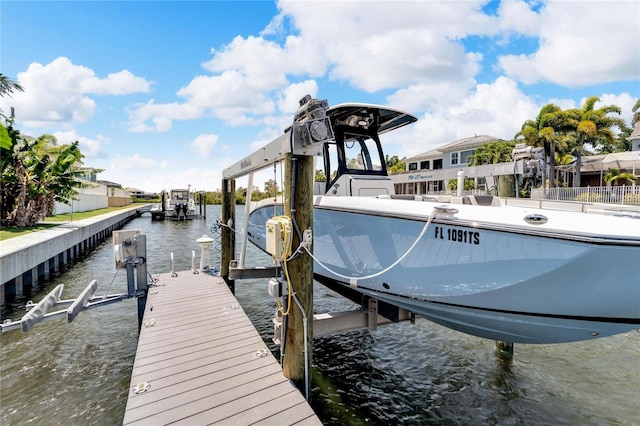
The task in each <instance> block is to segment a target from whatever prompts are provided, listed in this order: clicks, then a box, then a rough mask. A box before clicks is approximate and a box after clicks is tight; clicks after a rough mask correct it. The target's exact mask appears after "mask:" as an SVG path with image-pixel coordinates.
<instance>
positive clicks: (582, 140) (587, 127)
mask: <svg viewBox="0 0 640 426" xmlns="http://www.w3.org/2000/svg"><path fill="white" fill-rule="evenodd" d="M599 101H600V98H599V97H597V96H592V97H590V98H589V99H587V100H586V101H585V103H584V105H583V106H582V108H581V109H572V110H568V111H565V113H564V114H563V116H564V118H565V119H566V120H567V122H568V124H569V126H570V128H571V130H572V131H573V132H574V136H575V154H576V166H575V179H574V181H573V186H575V187H579V186H580V167H581V166H582V152H583V150H584V145H585V144H590V145H591V146H594V147H595V146H597V145H598V144H600V143H613V142H614V141H615V137H616V136H615V134H614V133H613V131H612V130H611V127H614V126H615V127H618V128H620V129H622V128H623V127H624V126H625V122H624V120H623V119H622V118H618V117H610V116H609V115H608V114H609V113H616V114H621V113H622V110H621V109H620V107H619V106H616V105H605V106H603V107H600V108H598V109H596V108H595V103H596V102H599Z"/></svg>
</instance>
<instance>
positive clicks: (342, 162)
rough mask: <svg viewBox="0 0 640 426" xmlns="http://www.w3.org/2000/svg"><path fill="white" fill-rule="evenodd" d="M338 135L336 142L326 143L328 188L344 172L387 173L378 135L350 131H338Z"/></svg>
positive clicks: (361, 173)
mask: <svg viewBox="0 0 640 426" xmlns="http://www.w3.org/2000/svg"><path fill="white" fill-rule="evenodd" d="M337 136H338V137H337V138H336V141H335V142H331V143H327V144H325V150H324V166H325V170H324V172H325V175H326V176H327V177H328V179H327V185H326V186H327V189H328V188H329V187H330V186H331V185H332V184H333V182H335V181H336V180H337V179H338V178H339V177H340V176H342V175H344V174H357V175H381V176H386V175H387V170H386V167H385V166H384V163H383V161H384V157H383V154H382V149H381V148H380V144H379V143H378V141H379V139H377V137H376V138H375V139H374V138H372V137H369V136H367V135H362V134H349V133H344V134H340V133H338V135H337Z"/></svg>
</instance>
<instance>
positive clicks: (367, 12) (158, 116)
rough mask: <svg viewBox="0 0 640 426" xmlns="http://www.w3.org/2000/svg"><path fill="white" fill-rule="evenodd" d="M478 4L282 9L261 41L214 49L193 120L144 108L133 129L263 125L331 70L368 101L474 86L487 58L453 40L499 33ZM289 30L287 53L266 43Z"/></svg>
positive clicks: (297, 5) (195, 88)
mask: <svg viewBox="0 0 640 426" xmlns="http://www.w3.org/2000/svg"><path fill="white" fill-rule="evenodd" d="M482 5H483V2H482V1H471V2H455V4H454V3H450V2H410V3H403V5H402V7H398V5H397V4H394V3H392V2H366V3H364V2H324V3H309V2H281V3H279V4H278V7H279V9H280V13H279V15H277V16H276V17H275V18H274V19H273V20H272V21H271V23H270V24H269V25H268V26H267V28H265V30H264V31H263V32H262V35H261V36H247V37H241V36H237V37H235V38H234V39H233V40H232V41H231V42H230V43H229V44H227V45H224V46H222V47H220V48H217V49H212V51H211V54H212V58H211V59H210V60H209V61H207V62H205V63H204V64H203V67H204V68H205V69H206V70H208V71H210V72H211V73H212V74H213V75H202V76H197V77H195V78H193V79H192V80H191V82H189V83H188V84H187V85H186V86H185V87H183V88H182V89H180V90H179V91H178V93H177V94H178V96H179V97H181V98H182V99H183V100H184V101H183V103H181V104H180V105H182V106H183V107H185V108H187V107H190V108H191V109H192V110H193V112H194V114H193V115H185V116H182V118H180V117H178V116H176V114H172V113H170V111H169V110H167V109H164V108H162V106H161V105H160V106H158V105H157V104H154V105H150V104H149V103H148V104H144V105H141V106H138V109H137V110H134V111H131V113H130V120H131V123H130V128H131V129H132V130H136V131H152V130H156V131H162V130H168V129H169V128H171V122H172V121H173V120H176V119H190V118H193V117H201V116H207V115H212V116H214V117H217V118H219V119H221V120H222V121H223V122H224V123H225V124H227V125H229V126H241V125H260V124H263V125H264V124H266V121H265V120H269V119H270V118H269V117H271V116H272V115H273V114H274V113H275V114H282V113H285V114H290V112H291V109H292V108H295V107H297V99H296V100H295V102H296V103H293V102H291V97H299V96H298V95H299V94H300V93H301V92H318V83H317V82H316V81H315V79H317V78H318V77H321V76H323V75H326V73H327V71H328V76H329V78H330V79H332V80H343V81H345V82H347V83H348V84H349V85H350V86H351V87H355V88H358V89H362V90H366V91H369V92H375V91H380V90H385V89H396V88H399V87H403V86H409V85H410V86H419V85H424V84H446V82H448V83H449V84H450V85H451V86H453V85H456V84H460V82H463V83H462V84H465V85H466V84H469V82H470V81H472V80H473V76H474V75H475V74H476V73H477V71H478V70H479V68H480V62H481V61H482V55H480V54H475V53H468V52H465V50H464V47H463V45H462V44H461V43H460V42H459V41H457V40H458V39H460V38H461V37H464V36H465V35H467V34H469V33H473V31H476V32H480V33H482V34H489V33H493V32H496V31H497V29H496V28H497V23H496V20H497V18H495V17H488V16H486V15H485V14H484V13H482V11H481V7H482ZM365 6H366V7H365ZM363 8H364V9H363ZM460 16H465V19H466V20H465V22H462V21H461V20H460V19H459V17H460ZM289 23H291V24H292V25H293V27H294V32H293V34H291V35H288V36H287V37H286V38H285V39H284V41H283V42H282V43H281V44H279V43H277V42H275V41H271V40H268V39H266V38H265V37H267V36H269V35H272V34H281V30H282V29H283V27H284V26H285V25H287V24H289ZM304 94H306V93H302V95H304ZM292 105H294V107H292ZM175 107H176V105H173V107H172V108H171V109H175ZM276 107H277V109H276Z"/></svg>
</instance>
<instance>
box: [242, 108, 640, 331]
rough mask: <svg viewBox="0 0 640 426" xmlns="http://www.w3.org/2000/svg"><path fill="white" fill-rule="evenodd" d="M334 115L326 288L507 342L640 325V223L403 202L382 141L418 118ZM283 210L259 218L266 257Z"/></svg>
mask: <svg viewBox="0 0 640 426" xmlns="http://www.w3.org/2000/svg"><path fill="white" fill-rule="evenodd" d="M326 114H327V116H328V117H329V118H330V120H331V126H332V129H333V132H334V133H335V137H334V138H333V139H332V140H331V141H328V142H325V148H324V153H325V155H324V164H325V176H327V177H328V181H327V182H326V183H325V184H324V188H323V190H322V195H318V196H315V199H314V211H313V219H314V222H313V223H314V225H313V256H314V266H313V268H314V269H313V270H314V277H315V279H316V280H317V281H319V282H321V283H322V284H324V285H326V286H328V287H330V288H332V289H334V290H336V291H337V292H338V293H340V294H342V295H344V296H346V297H349V298H350V299H352V300H354V301H356V302H358V303H363V302H364V300H365V299H366V298H375V299H377V300H379V301H382V302H385V303H388V304H390V305H393V306H397V307H400V308H403V309H406V310H408V311H410V312H413V313H415V314H418V315H421V316H423V317H425V318H427V319H429V320H431V321H433V322H436V323H439V324H442V325H444V326H446V327H450V328H452V329H455V330H458V331H461V332H465V333H469V334H472V335H475V336H480V337H484V338H488V339H493V340H499V341H505V342H513V343H560V342H571V341H579V340H588V339H593V338H596V337H602V336H609V335H613V334H617V333H624V332H627V331H630V330H633V329H636V328H639V327H640V213H638V212H633V211H629V212H625V211H615V210H601V211H597V210H591V211H589V212H588V213H581V212H569V211H557V210H543V209H537V208H530V207H526V208H524V207H512V206H507V205H503V203H501V201H500V199H499V198H497V197H492V196H462V197H451V196H448V197H429V196H396V195H395V194H394V186H393V183H392V182H391V179H390V178H389V177H388V176H387V173H386V170H385V168H384V167H382V166H381V165H384V164H385V161H384V159H385V157H384V155H383V152H382V148H381V143H380V139H379V135H380V134H382V133H385V132H387V131H391V130H394V129H396V128H399V127H402V126H404V125H406V124H410V123H412V122H414V121H416V118H415V117H413V116H412V115H410V114H407V113H404V112H402V111H398V110H395V109H391V108H387V107H382V106H375V105H366V104H343V105H337V106H335V107H331V108H329V109H328V110H327V112H326ZM276 204H277V203H276ZM276 207H277V208H276V209H274V200H273V199H268V200H263V201H262V202H260V203H258V204H257V206H256V207H255V208H254V209H253V211H252V213H251V215H250V218H249V225H248V229H247V235H248V238H249V240H250V241H251V242H252V243H254V244H255V245H257V246H258V247H260V248H261V249H263V250H266V230H265V223H266V221H267V219H269V218H271V217H272V216H274V215H281V214H282V213H283V209H282V204H281V202H280V205H279V206H276ZM601 209H602V208H601Z"/></svg>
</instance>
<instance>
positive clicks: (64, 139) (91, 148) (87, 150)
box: [53, 130, 106, 163]
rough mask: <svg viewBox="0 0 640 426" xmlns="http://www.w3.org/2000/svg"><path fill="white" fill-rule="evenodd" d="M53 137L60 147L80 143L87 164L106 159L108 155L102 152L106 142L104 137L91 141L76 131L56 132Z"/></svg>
mask: <svg viewBox="0 0 640 426" xmlns="http://www.w3.org/2000/svg"><path fill="white" fill-rule="evenodd" d="M53 136H55V137H56V139H57V140H58V144H59V145H64V144H70V143H73V142H75V141H78V145H79V147H80V151H81V152H82V154H83V155H84V156H85V159H84V161H85V163H86V162H87V160H92V159H95V158H104V157H106V154H105V153H104V151H103V150H102V145H103V144H104V143H105V142H106V140H105V139H104V138H103V137H102V136H98V137H97V138H96V139H90V138H87V137H85V136H80V135H79V134H78V133H77V132H76V131H75V130H68V131H61V132H55V133H53Z"/></svg>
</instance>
